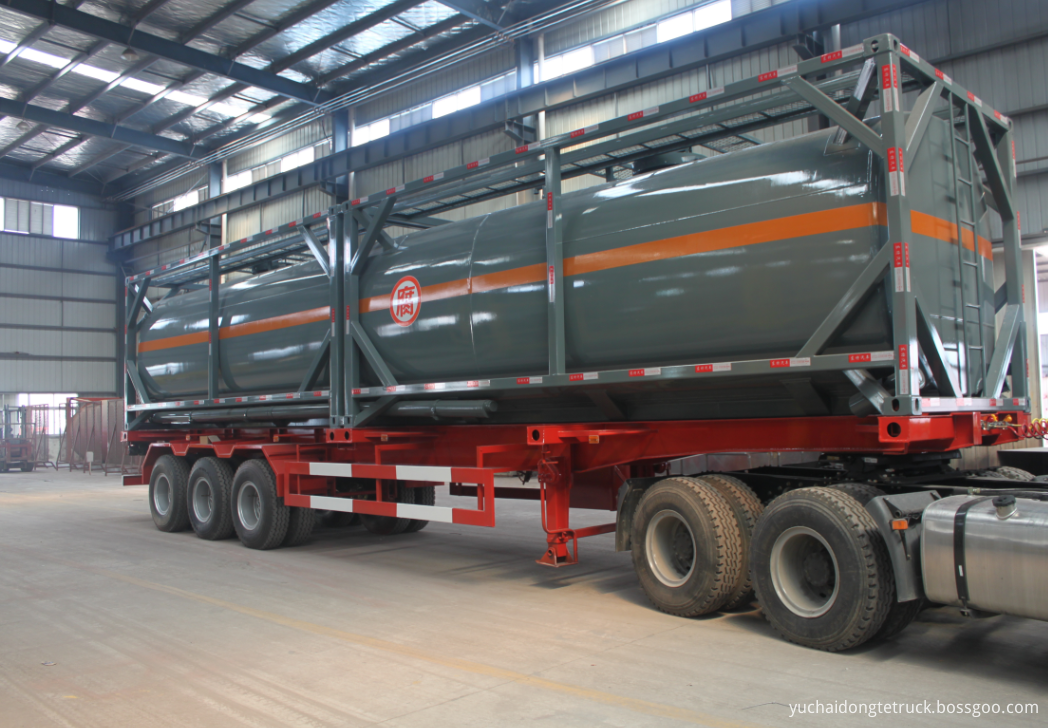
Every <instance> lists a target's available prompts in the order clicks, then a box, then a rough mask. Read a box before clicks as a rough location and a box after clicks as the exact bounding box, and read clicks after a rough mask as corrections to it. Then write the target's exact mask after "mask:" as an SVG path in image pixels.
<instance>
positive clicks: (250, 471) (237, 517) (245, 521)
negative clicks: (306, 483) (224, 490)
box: [230, 460, 291, 551]
mask: <svg viewBox="0 0 1048 728" xmlns="http://www.w3.org/2000/svg"><path fill="white" fill-rule="evenodd" d="M230 510H231V511H232V514H233V528H234V529H236V532H237V537H238V538H239V539H240V543H242V544H244V545H245V546H247V547H248V548H249V549H259V550H261V551H264V550H266V549H272V548H276V547H277V546H279V545H280V544H281V543H283V542H284V537H285V536H286V535H287V527H288V521H289V520H290V517H291V513H290V510H291V509H290V508H288V507H287V506H285V505H282V504H281V503H280V502H279V500H278V498H277V479H276V476H275V475H274V474H273V468H271V467H270V466H269V463H267V462H266V461H265V460H247V461H245V462H244V463H243V464H242V465H241V466H240V467H239V468H237V472H236V475H235V476H233V490H232V492H231V497H230Z"/></svg>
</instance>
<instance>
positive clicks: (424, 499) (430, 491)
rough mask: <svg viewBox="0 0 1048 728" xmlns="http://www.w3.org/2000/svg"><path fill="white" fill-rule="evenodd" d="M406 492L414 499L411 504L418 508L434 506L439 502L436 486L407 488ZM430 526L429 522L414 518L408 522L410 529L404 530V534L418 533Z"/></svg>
mask: <svg viewBox="0 0 1048 728" xmlns="http://www.w3.org/2000/svg"><path fill="white" fill-rule="evenodd" d="M406 490H407V491H408V493H409V494H410V495H411V498H412V499H411V501H410V502H411V503H414V504H415V505H417V506H432V505H435V504H436V502H437V488H436V486H433V485H423V486H421V487H419V488H406ZM405 502H407V501H405ZM428 525H429V521H420V520H418V519H417V518H412V519H410V520H409V521H408V527H407V528H405V529H404V533H418V532H419V531H421V530H422V529H423V528H425V527H426V526H428Z"/></svg>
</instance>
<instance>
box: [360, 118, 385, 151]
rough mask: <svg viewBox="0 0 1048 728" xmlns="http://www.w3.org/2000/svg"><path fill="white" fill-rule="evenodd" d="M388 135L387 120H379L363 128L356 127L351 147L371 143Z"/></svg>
mask: <svg viewBox="0 0 1048 728" xmlns="http://www.w3.org/2000/svg"><path fill="white" fill-rule="evenodd" d="M388 135H389V119H388V118H387V119H379V120H378V121H374V122H372V123H370V124H366V125H364V126H358V127H357V128H356V129H354V130H353V146H354V147H359V146H360V145H361V144H367V143H368V142H373V141H375V140H376V139H381V138H382V137H384V136H388Z"/></svg>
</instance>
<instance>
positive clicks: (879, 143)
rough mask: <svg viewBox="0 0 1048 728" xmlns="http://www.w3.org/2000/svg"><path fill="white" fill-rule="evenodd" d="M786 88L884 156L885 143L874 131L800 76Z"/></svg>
mask: <svg viewBox="0 0 1048 728" xmlns="http://www.w3.org/2000/svg"><path fill="white" fill-rule="evenodd" d="M785 85H786V87H787V88H789V89H790V90H791V91H793V92H794V93H796V94H797V95H798V96H800V97H801V98H802V99H804V100H805V101H807V102H808V103H810V104H811V105H812V106H814V107H815V108H816V109H818V110H819V111H821V112H822V113H823V114H825V115H826V116H828V117H829V118H830V119H831V120H833V121H835V122H836V123H837V124H838V125H840V127H841V128H842V129H844V130H845V131H847V132H848V133H849V134H851V135H852V136H853V137H855V138H856V139H858V140H859V141H860V142H862V143H863V144H865V145H866V146H867V147H869V148H870V149H872V150H873V151H874V152H875V153H876V154H878V155H880V156H884V141H883V140H882V139H881V137H880V135H879V134H877V132H875V131H874V130H873V129H871V128H870V127H868V126H866V125H865V124H863V123H862V121H861V120H859V119H857V118H855V117H854V116H853V115H852V114H850V113H849V112H848V110H847V109H845V108H843V107H842V106H841V105H840V104H838V103H837V102H836V101H834V100H833V99H831V98H830V97H829V96H827V95H826V94H824V93H823V92H822V91H820V90H819V89H817V88H815V87H814V86H812V85H811V84H810V83H808V82H807V81H805V80H804V79H803V78H801V77H800V76H795V77H794V78H791V79H790V80H789V81H786V83H785Z"/></svg>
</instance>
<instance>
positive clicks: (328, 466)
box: [309, 463, 353, 478]
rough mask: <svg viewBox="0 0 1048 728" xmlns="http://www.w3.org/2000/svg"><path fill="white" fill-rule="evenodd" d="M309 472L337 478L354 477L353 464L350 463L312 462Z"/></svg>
mask: <svg viewBox="0 0 1048 728" xmlns="http://www.w3.org/2000/svg"><path fill="white" fill-rule="evenodd" d="M309 474H310V475H324V476H328V477H335V478H352V477H353V465H352V464H350V463H310V464H309Z"/></svg>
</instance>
